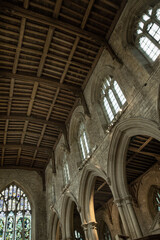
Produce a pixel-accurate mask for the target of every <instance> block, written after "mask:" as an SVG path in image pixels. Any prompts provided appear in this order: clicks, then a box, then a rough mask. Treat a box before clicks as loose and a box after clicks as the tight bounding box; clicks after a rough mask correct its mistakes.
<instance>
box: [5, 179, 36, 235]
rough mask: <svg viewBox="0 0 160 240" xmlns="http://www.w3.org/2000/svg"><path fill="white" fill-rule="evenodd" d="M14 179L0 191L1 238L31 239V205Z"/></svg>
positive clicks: (24, 192)
mask: <svg viewBox="0 0 160 240" xmlns="http://www.w3.org/2000/svg"><path fill="white" fill-rule="evenodd" d="M22 189H23V187H20V186H19V184H17V183H15V181H13V182H11V183H10V184H8V185H7V186H6V187H4V188H3V189H2V191H1V192H0V220H1V237H2V239H4V240H5V239H8V238H9V239H11V238H12V239H13V238H16V239H17V238H21V239H24V238H25V239H26V238H27V239H30V240H31V239H32V229H33V227H32V207H31V203H30V201H29V198H28V195H27V194H26V191H25V190H22Z"/></svg>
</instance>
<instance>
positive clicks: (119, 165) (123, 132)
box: [108, 118, 160, 200]
mask: <svg viewBox="0 0 160 240" xmlns="http://www.w3.org/2000/svg"><path fill="white" fill-rule="evenodd" d="M135 135H147V136H150V137H153V138H155V139H157V140H159V141H160V130H159V128H158V124H157V123H155V122H153V121H150V120H148V119H144V118H131V119H126V120H124V121H122V122H120V123H119V124H117V125H116V126H115V129H114V132H113V134H112V139H111V143H110V147H109V154H108V176H109V178H110V180H111V187H112V193H113V196H114V199H115V200H116V199H121V198H125V197H128V196H129V192H128V188H127V180H126V173H125V168H126V166H125V163H126V153H127V149H128V144H129V141H130V138H131V137H132V136H135Z"/></svg>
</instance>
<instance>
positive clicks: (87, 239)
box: [81, 223, 89, 240]
mask: <svg viewBox="0 0 160 240" xmlns="http://www.w3.org/2000/svg"><path fill="white" fill-rule="evenodd" d="M81 226H82V228H83V231H84V235H85V240H89V238H88V231H87V223H84V224H82V225H81Z"/></svg>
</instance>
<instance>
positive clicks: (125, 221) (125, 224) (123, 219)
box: [114, 199, 130, 236]
mask: <svg viewBox="0 0 160 240" xmlns="http://www.w3.org/2000/svg"><path fill="white" fill-rule="evenodd" d="M114 202H115V204H116V205H117V208H118V212H119V215H120V217H121V220H122V224H123V228H124V231H125V234H126V236H130V231H129V228H128V223H127V220H126V217H125V214H124V209H123V206H122V202H123V200H122V199H116V200H114Z"/></svg>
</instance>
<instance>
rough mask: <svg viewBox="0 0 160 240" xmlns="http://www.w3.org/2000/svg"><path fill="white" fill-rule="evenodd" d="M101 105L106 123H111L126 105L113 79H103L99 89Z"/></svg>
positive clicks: (109, 77)
mask: <svg viewBox="0 0 160 240" xmlns="http://www.w3.org/2000/svg"><path fill="white" fill-rule="evenodd" d="M101 104H102V108H103V111H104V114H105V116H106V118H107V121H108V123H111V122H112V121H113V120H114V119H115V117H116V116H117V114H118V113H119V112H121V111H122V108H123V107H124V106H125V104H126V98H125V96H124V94H123V92H122V90H121V88H120V86H119V85H118V83H117V81H116V80H114V79H113V77H111V76H108V77H106V78H105V79H104V81H103V83H102V88H101Z"/></svg>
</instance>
